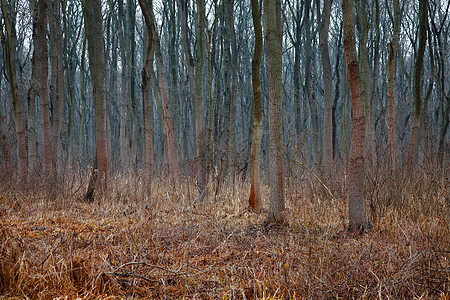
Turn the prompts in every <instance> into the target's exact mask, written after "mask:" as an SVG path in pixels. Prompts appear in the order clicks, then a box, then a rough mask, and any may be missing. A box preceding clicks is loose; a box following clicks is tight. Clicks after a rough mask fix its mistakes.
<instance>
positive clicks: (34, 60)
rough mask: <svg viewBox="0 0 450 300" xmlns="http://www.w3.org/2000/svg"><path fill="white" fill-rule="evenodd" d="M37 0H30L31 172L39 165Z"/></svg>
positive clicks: (29, 166)
mask: <svg viewBox="0 0 450 300" xmlns="http://www.w3.org/2000/svg"><path fill="white" fill-rule="evenodd" d="M36 4H37V3H36V2H35V1H30V6H31V8H30V10H31V13H32V17H33V55H32V57H31V68H32V71H31V82H30V88H29V89H28V94H27V100H28V101H27V102H28V122H27V136H28V170H29V172H30V173H32V174H33V173H35V172H36V171H37V166H38V159H37V158H38V153H37V147H36V142H37V134H36V96H37V92H38V89H39V75H40V74H39V62H38V49H39V43H38V34H37V26H38V6H37V5H36Z"/></svg>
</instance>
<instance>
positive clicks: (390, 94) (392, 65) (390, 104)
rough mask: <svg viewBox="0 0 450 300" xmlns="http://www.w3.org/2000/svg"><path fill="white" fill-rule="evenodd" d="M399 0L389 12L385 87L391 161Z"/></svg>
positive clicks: (398, 33) (395, 151) (393, 158)
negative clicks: (389, 23) (390, 34)
mask: <svg viewBox="0 0 450 300" xmlns="http://www.w3.org/2000/svg"><path fill="white" fill-rule="evenodd" d="M398 2H399V0H393V9H394V12H393V15H392V14H389V16H390V17H391V21H392V23H393V26H392V27H393V33H392V41H391V42H390V43H388V44H387V47H388V88H387V110H388V149H389V157H390V159H391V161H393V162H394V161H395V160H396V157H397V143H396V138H395V136H396V134H395V105H394V104H395V74H396V64H397V50H398V41H399V39H400V25H401V14H400V6H399V3H398Z"/></svg>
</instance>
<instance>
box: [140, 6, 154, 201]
mask: <svg viewBox="0 0 450 300" xmlns="http://www.w3.org/2000/svg"><path fill="white" fill-rule="evenodd" d="M152 2H153V1H152V0H150V1H148V0H139V5H140V6H141V10H142V14H143V15H144V19H145V24H146V25H147V34H148V37H147V48H146V53H145V62H144V67H143V68H142V102H143V107H144V174H145V175H144V186H145V188H144V190H145V193H146V195H147V197H149V198H150V196H151V186H152V166H153V118H152V115H153V108H152V98H151V68H152V67H153V55H154V43H153V39H154V38H153V33H154V28H153V27H154V24H153V16H152V9H153V3H152Z"/></svg>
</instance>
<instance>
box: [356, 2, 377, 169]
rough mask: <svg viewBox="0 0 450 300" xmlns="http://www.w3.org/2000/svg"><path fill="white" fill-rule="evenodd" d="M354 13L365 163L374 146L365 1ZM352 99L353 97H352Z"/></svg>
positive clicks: (359, 4)
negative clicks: (361, 92) (363, 117)
mask: <svg viewBox="0 0 450 300" xmlns="http://www.w3.org/2000/svg"><path fill="white" fill-rule="evenodd" d="M356 8H357V9H356V11H357V13H358V21H359V27H358V28H359V29H360V30H359V39H358V41H359V61H360V62H359V72H360V76H361V83H362V89H363V90H364V99H363V100H364V109H365V122H366V123H365V126H366V129H365V149H366V150H365V151H366V162H367V161H369V162H374V161H372V160H373V159H374V158H375V156H374V144H373V138H372V135H371V126H372V125H371V124H372V123H373V120H372V119H371V111H372V109H373V108H372V105H371V103H370V76H371V74H370V73H371V70H370V63H369V52H368V49H367V40H368V38H369V29H370V23H369V21H368V19H367V15H366V12H365V10H366V1H365V0H364V1H357V2H356ZM352 99H353V96H352Z"/></svg>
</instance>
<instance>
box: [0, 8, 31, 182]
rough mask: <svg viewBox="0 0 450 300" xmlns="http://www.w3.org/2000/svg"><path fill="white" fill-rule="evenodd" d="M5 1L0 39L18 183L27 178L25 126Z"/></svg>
mask: <svg viewBox="0 0 450 300" xmlns="http://www.w3.org/2000/svg"><path fill="white" fill-rule="evenodd" d="M5 2H6V1H5V0H2V1H1V8H2V15H3V20H4V25H5V27H6V35H7V36H6V37H5V35H4V33H3V28H1V30H0V31H1V39H2V44H3V49H4V51H5V56H6V70H7V72H8V76H9V87H10V90H11V99H12V103H13V109H14V116H15V125H16V134H17V154H18V156H17V162H18V181H19V183H25V182H26V180H27V152H26V142H25V128H24V124H23V115H22V105H21V101H20V95H19V87H18V85H17V80H16V73H15V68H14V57H13V56H14V53H15V49H14V39H15V37H14V34H13V28H12V27H11V23H10V22H9V18H8V11H7V7H6V5H7V4H6V3H5ZM2 27H3V26H2Z"/></svg>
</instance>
